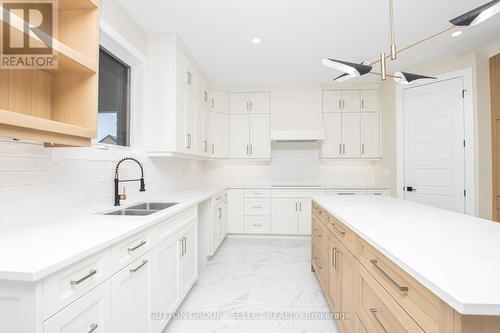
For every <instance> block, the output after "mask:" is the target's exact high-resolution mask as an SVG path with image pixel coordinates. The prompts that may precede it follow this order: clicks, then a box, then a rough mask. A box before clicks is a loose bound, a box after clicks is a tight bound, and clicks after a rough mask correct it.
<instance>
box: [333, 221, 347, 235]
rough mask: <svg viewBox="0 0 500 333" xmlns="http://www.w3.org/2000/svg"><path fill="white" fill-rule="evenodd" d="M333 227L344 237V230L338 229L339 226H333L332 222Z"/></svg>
mask: <svg viewBox="0 0 500 333" xmlns="http://www.w3.org/2000/svg"><path fill="white" fill-rule="evenodd" d="M332 227H333V229H335V230H336V231H337V232H338V233H339V234H340V235H341V236H342V237H345V231H340V230H339V228H337V227H336V226H335V223H332Z"/></svg>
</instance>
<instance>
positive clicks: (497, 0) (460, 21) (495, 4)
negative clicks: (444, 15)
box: [450, 0, 500, 27]
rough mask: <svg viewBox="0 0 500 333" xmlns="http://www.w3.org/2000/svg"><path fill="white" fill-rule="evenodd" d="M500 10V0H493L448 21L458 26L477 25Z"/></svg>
mask: <svg viewBox="0 0 500 333" xmlns="http://www.w3.org/2000/svg"><path fill="white" fill-rule="evenodd" d="M498 12H500V0H493V1H490V2H488V3H487V4H484V5H482V6H480V7H477V8H476V9H473V10H471V11H469V12H467V13H465V14H462V15H460V16H457V17H455V18H454V19H452V20H450V23H451V24H453V25H455V26H459V27H470V26H474V25H478V24H479V23H482V22H484V21H486V20H487V19H489V18H490V17H492V16H493V15H495V14H497V13H498Z"/></svg>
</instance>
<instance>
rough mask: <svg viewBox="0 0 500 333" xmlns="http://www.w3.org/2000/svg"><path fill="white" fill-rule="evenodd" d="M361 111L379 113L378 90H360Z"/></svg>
mask: <svg viewBox="0 0 500 333" xmlns="http://www.w3.org/2000/svg"><path fill="white" fill-rule="evenodd" d="M360 93H361V111H362V112H379V111H380V90H377V89H372V90H361V92H360Z"/></svg>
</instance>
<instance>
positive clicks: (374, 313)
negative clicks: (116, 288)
mask: <svg viewBox="0 0 500 333" xmlns="http://www.w3.org/2000/svg"><path fill="white" fill-rule="evenodd" d="M370 312H371V314H372V316H373V318H375V320H376V321H377V323H378V324H379V325H380V328H382V331H383V332H384V333H388V331H387V330H386V328H385V327H384V324H382V321H380V319H379V317H378V315H377V313H378V310H377V309H370Z"/></svg>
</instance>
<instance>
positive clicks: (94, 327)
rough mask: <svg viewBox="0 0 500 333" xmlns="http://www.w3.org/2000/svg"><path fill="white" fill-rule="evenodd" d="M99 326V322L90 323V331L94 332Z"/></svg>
mask: <svg viewBox="0 0 500 333" xmlns="http://www.w3.org/2000/svg"><path fill="white" fill-rule="evenodd" d="M98 327H99V325H97V324H90V330H89V332H88V333H92V332H94V331H95V330H96V329H97V328H98Z"/></svg>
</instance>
